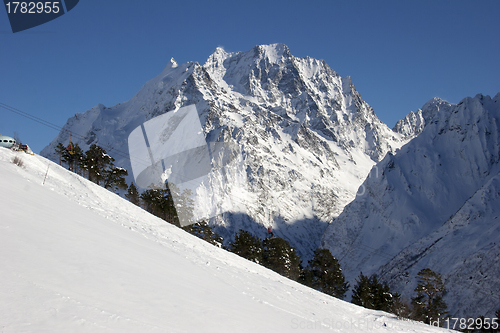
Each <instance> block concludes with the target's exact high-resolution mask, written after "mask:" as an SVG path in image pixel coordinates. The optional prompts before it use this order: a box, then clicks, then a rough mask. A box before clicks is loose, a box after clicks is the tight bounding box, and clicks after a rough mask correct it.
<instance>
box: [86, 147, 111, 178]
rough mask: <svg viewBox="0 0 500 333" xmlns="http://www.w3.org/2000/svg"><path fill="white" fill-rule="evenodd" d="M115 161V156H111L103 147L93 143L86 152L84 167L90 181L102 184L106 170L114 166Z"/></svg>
mask: <svg viewBox="0 0 500 333" xmlns="http://www.w3.org/2000/svg"><path fill="white" fill-rule="evenodd" d="M113 162H114V158H112V157H111V156H109V155H108V154H107V153H106V151H105V150H104V149H103V148H102V147H100V146H98V145H96V144H92V145H91V146H90V147H89V150H87V151H86V152H85V158H84V159H83V168H84V170H85V171H86V172H87V174H88V179H89V180H90V181H92V182H94V183H96V184H100V183H101V181H102V180H103V179H104V177H105V171H106V170H108V169H111V168H113V167H114V164H113Z"/></svg>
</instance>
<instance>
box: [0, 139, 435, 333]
mask: <svg viewBox="0 0 500 333" xmlns="http://www.w3.org/2000/svg"><path fill="white" fill-rule="evenodd" d="M15 156H19V157H21V158H22V161H23V164H24V166H23V167H19V166H17V165H15V164H14V163H12V159H13V158H14V157H15ZM49 166H50V167H49ZM48 167H49V169H48V177H47V179H46V182H45V184H44V185H42V182H43V179H44V176H45V173H46V171H47V168H48ZM0 170H1V172H0V186H1V188H2V191H1V193H0V201H1V203H2V206H1V207H2V208H1V213H0V214H1V218H0V253H1V259H0V267H1V269H0V331H1V332H302V331H327V330H331V331H334V332H437V331H443V330H441V329H438V328H433V327H430V326H427V325H423V324H421V323H415V322H411V321H400V320H398V319H396V318H395V317H394V316H393V315H390V314H387V313H383V312H378V311H372V310H366V309H363V308H361V307H358V306H355V305H352V304H349V303H346V302H343V301H340V300H337V299H335V298H332V297H329V296H327V295H324V294H321V293H319V292H316V291H313V290H311V289H309V288H306V287H304V286H302V285H300V284H298V283H295V282H293V281H290V280H288V279H286V278H284V277H281V276H279V275H277V274H275V273H274V272H272V271H269V270H267V269H265V268H263V267H261V266H259V265H257V264H254V263H251V262H249V261H246V260H244V259H242V258H240V257H238V256H236V255H234V254H231V253H229V252H226V251H224V250H222V249H219V248H217V247H214V246H212V245H210V244H208V243H205V242H204V241H201V240H199V239H197V238H195V237H193V236H191V235H189V234H187V233H186V232H184V231H183V230H181V229H178V228H176V227H174V226H172V225H170V224H168V223H165V222H164V221H163V220H160V219H158V218H156V217H154V216H152V215H150V214H148V213H147V212H145V211H143V210H141V209H140V208H138V207H136V206H134V205H132V204H130V203H129V202H127V201H125V200H123V199H122V198H120V197H119V196H118V195H115V194H113V193H111V192H109V191H107V190H105V189H103V188H101V187H99V186H97V185H95V184H93V183H90V182H89V181H87V180H85V179H83V178H81V177H79V176H77V175H75V174H73V173H70V172H69V171H67V170H65V169H63V168H61V167H59V166H58V165H56V164H54V163H52V162H50V161H48V160H47V159H45V158H42V157H40V156H36V155H35V156H30V155H25V154H24V153H14V152H11V151H10V150H7V149H3V148H2V149H0Z"/></svg>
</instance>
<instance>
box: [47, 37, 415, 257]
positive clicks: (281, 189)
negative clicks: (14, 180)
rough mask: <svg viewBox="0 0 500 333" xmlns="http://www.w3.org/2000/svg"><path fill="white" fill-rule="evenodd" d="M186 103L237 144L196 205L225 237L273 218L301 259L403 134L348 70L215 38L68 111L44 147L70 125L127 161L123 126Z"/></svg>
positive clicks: (76, 136) (283, 50)
mask: <svg viewBox="0 0 500 333" xmlns="http://www.w3.org/2000/svg"><path fill="white" fill-rule="evenodd" d="M191 104H195V105H196V108H197V110H198V113H199V117H200V121H201V125H202V128H203V131H204V134H205V137H206V139H207V141H210V142H228V143H231V144H234V145H236V146H237V147H239V158H238V159H237V160H236V161H235V163H232V164H231V165H230V166H229V167H228V168H227V170H226V172H224V174H222V173H220V172H219V173H218V172H215V176H214V177H212V178H213V179H212V184H214V187H213V189H212V190H211V191H209V192H207V191H197V197H196V204H195V206H197V207H206V206H210V207H214V208H213V209H215V210H216V214H215V215H216V217H215V218H213V219H211V221H210V223H211V224H212V225H213V226H216V227H217V228H218V230H219V232H221V233H222V234H223V235H225V236H226V237H227V239H230V238H231V237H232V235H233V234H234V232H236V231H237V230H238V229H240V228H243V229H247V230H250V231H252V232H254V233H255V234H257V235H259V236H260V237H264V236H265V229H266V227H267V226H273V228H274V231H275V234H276V235H277V236H281V237H284V238H286V239H288V240H289V241H290V243H291V244H292V245H293V246H295V247H296V248H297V249H298V251H299V252H300V254H301V255H302V256H303V257H304V259H307V257H308V256H310V254H311V252H312V251H313V250H314V249H315V248H317V247H318V245H319V241H320V238H321V236H322V234H323V231H324V230H325V228H326V226H327V224H328V223H329V222H331V221H332V220H333V219H334V218H335V217H337V216H338V215H339V214H340V212H341V211H342V209H343V207H344V206H345V205H346V204H347V203H348V202H350V201H351V200H352V199H354V197H355V195H356V191H357V190H358V187H359V185H360V184H361V183H362V181H363V179H364V178H365V177H366V175H367V173H368V171H369V170H370V168H371V167H372V166H373V165H374V164H375V163H376V162H378V161H380V160H381V159H382V158H383V157H384V156H385V154H386V153H387V152H393V151H394V150H395V149H396V148H399V147H400V146H401V145H402V144H403V143H404V142H405V140H404V139H403V138H402V136H401V135H400V134H399V133H396V132H394V131H392V130H391V129H389V128H388V127H387V126H386V125H385V124H383V123H382V122H381V121H380V120H379V119H378V118H377V116H376V115H375V113H374V112H373V110H372V108H371V107H370V106H369V105H368V104H367V103H366V102H365V101H363V99H362V98H361V95H360V94H359V93H358V92H357V91H356V89H355V87H354V85H353V84H352V82H351V79H350V78H349V77H345V78H342V77H340V76H339V75H338V74H337V73H336V72H335V71H334V70H332V69H331V68H330V67H329V66H328V65H327V64H326V63H325V62H324V61H322V60H316V59H312V58H297V57H294V56H293V55H292V54H291V52H290V50H289V49H288V47H286V46H285V45H283V44H273V45H260V46H256V47H254V48H253V49H251V50H249V51H247V52H237V53H227V52H225V51H224V50H223V49H221V48H218V49H216V51H215V52H214V53H213V54H212V55H211V56H210V57H209V58H208V59H207V61H206V63H205V64H204V65H200V64H198V63H185V64H182V65H178V64H177V63H176V62H175V61H174V60H173V59H172V60H171V62H170V63H169V64H168V65H167V66H166V67H165V69H164V70H163V71H162V73H160V74H159V75H158V76H157V77H156V78H154V79H152V80H151V81H149V82H147V83H146V84H145V85H144V86H143V88H141V90H140V91H139V92H138V93H137V94H136V95H135V96H133V97H132V98H131V99H130V100H128V101H126V102H124V103H121V104H118V105H115V106H113V107H109V108H108V107H105V106H103V105H98V106H96V107H94V108H93V109H91V110H88V111H87V112H85V113H83V114H77V115H75V116H74V117H72V118H70V119H69V120H68V122H67V124H66V125H65V127H64V130H63V131H62V132H61V133H60V134H59V135H58V136H57V137H56V138H55V139H54V141H53V142H52V143H51V144H50V145H49V146H47V147H46V148H45V149H44V150H43V151H42V155H44V156H47V157H49V158H52V159H53V160H55V159H56V156H55V153H54V148H55V146H56V145H57V143H58V142H62V143H65V144H67V142H68V140H69V133H70V132H71V133H72V135H73V141H75V142H78V143H79V145H80V146H81V147H82V148H83V149H86V148H87V147H88V146H89V145H91V144H92V143H96V144H99V145H101V146H103V147H104V148H106V149H107V150H108V152H109V153H110V155H112V156H113V157H114V158H115V159H116V164H117V165H120V166H123V167H125V168H127V169H129V170H130V158H133V156H132V157H129V156H128V154H127V152H128V149H127V138H128V135H129V134H130V132H131V131H132V130H133V129H135V128H136V127H137V126H140V125H141V124H142V123H143V122H145V121H147V120H149V119H152V118H154V117H156V116H158V115H161V114H163V113H165V112H170V111H172V110H177V109H179V108H180V107H182V106H187V105H191ZM132 179H133V178H132V177H131V176H129V181H132Z"/></svg>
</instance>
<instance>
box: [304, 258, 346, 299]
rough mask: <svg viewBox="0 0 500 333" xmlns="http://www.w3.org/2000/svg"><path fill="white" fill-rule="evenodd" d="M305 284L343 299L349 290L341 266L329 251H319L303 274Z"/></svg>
mask: <svg viewBox="0 0 500 333" xmlns="http://www.w3.org/2000/svg"><path fill="white" fill-rule="evenodd" d="M302 279H303V282H304V284H306V285H308V286H310V287H311V288H314V289H316V290H319V291H321V292H323V293H325V294H328V295H331V296H334V297H337V298H340V299H343V298H344V297H345V293H346V292H347V291H348V290H349V283H347V282H345V277H344V274H343V273H342V269H341V268H340V264H339V262H338V260H337V259H336V258H334V257H333V256H332V254H331V252H330V251H329V250H328V249H317V250H316V251H314V255H313V258H312V259H311V261H309V263H308V266H307V267H306V268H305V269H304V272H303V274H302Z"/></svg>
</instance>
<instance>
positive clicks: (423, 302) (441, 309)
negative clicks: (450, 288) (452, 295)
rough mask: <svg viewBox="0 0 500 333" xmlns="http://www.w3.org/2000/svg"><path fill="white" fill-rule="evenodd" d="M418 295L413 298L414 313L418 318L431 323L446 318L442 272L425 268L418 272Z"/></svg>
mask: <svg viewBox="0 0 500 333" xmlns="http://www.w3.org/2000/svg"><path fill="white" fill-rule="evenodd" d="M417 281H418V285H417V287H416V288H415V292H416V293H417V296H415V297H413V298H412V305H413V315H414V318H413V319H416V320H420V321H423V322H425V323H427V324H429V323H430V322H431V321H436V320H438V319H439V320H443V319H444V318H446V314H447V311H446V309H447V305H446V303H445V302H444V300H443V296H444V294H445V293H446V288H445V286H444V283H443V281H442V279H441V274H439V273H436V272H434V271H432V270H431V269H429V268H424V269H422V270H421V271H420V272H418V274H417Z"/></svg>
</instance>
